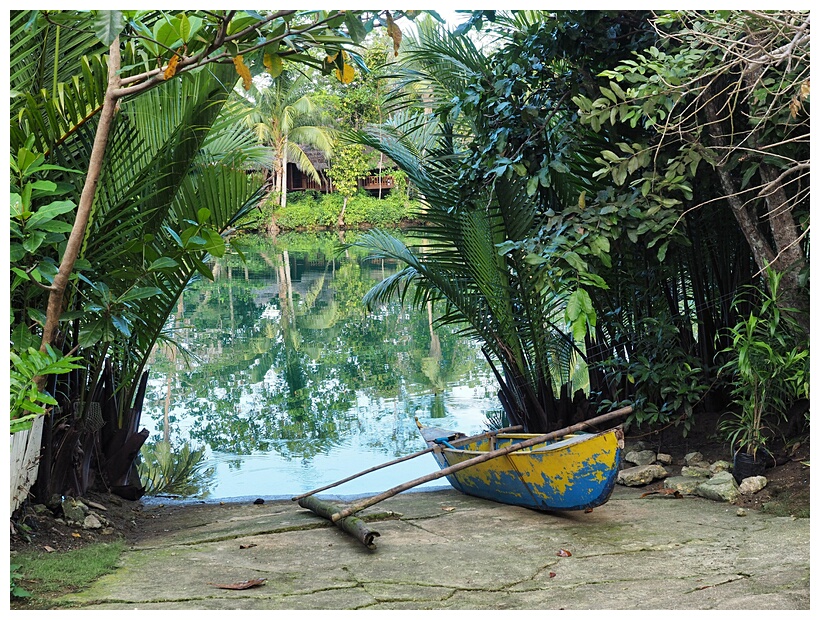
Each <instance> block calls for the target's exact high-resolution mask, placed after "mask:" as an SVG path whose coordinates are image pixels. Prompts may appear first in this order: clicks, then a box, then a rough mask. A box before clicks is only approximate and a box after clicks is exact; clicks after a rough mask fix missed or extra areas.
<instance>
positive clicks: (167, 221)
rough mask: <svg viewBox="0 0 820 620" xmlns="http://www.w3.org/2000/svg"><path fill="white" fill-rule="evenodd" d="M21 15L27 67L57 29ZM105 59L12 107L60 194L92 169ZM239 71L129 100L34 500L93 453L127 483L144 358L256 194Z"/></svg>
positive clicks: (73, 307)
mask: <svg viewBox="0 0 820 620" xmlns="http://www.w3.org/2000/svg"><path fill="white" fill-rule="evenodd" d="M13 17H14V16H13ZM16 17H17V18H18V20H17V21H14V25H13V31H12V34H13V39H14V41H15V43H16V45H17V48H18V50H22V51H21V52H20V53H21V56H22V57H24V58H26V59H28V62H29V63H31V64H32V65H34V64H36V63H37V58H38V57H39V54H41V53H42V54H43V58H47V57H48V56H47V54H46V52H44V51H43V50H47V49H48V47H49V45H51V46H52V47H53V46H54V36H53V33H49V32H48V30H47V27H45V28H42V29H39V30H38V29H36V28H35V29H34V31H33V33H32V32H31V31H29V30H27V29H26V27H25V24H24V23H23V21H24V17H25V16H21V15H18V16H16ZM44 31H45V32H44ZM62 35H63V36H62V38H61V41H62V43H61V45H62V51H61V52H60V58H62V55H63V54H66V55H68V56H69V57H75V56H76V55H77V51H78V50H81V49H82V50H84V51H89V52H102V50H95V49H91V48H89V46H88V44H87V42H86V40H85V39H84V38H83V37H84V36H85V35H83V34H82V33H81V32H79V31H78V32H72V31H71V30H67V31H65V32H63V33H62ZM86 38H87V37H86ZM131 51H132V49H131V48H126V50H125V58H124V60H125V62H126V63H130V64H132V65H135V64H138V63H139V62H140V61H139V60H138V59H137V58H132V57H129V56H128V54H129V53H130V52H131ZM106 63H107V58H106V57H105V56H103V55H102V53H94V54H90V55H88V56H86V57H84V58H83V59H82V65H80V66H83V65H84V66H85V67H86V68H87V71H86V72H85V74H84V75H83V78H81V79H72V78H71V75H70V72H68V71H67V70H65V66H64V65H63V64H62V63H61V64H60V66H61V67H63V72H58V73H56V74H55V81H57V82H58V83H59V85H60V89H59V92H60V94H61V96H54V97H52V96H51V95H50V94H49V92H47V91H46V90H43V91H41V92H40V93H39V94H38V95H37V96H32V95H22V94H21V95H20V96H18V97H16V100H15V102H14V104H13V108H14V112H13V116H12V118H13V122H12V131H11V149H12V152H15V153H16V152H17V151H18V149H20V148H22V147H24V146H25V145H26V144H29V142H28V141H29V140H30V139H31V140H33V143H31V147H30V148H33V149H35V150H37V151H39V152H42V153H46V154H47V156H48V162H49V165H51V166H54V168H52V169H51V170H49V171H48V175H49V179H53V180H54V181H55V182H56V183H58V184H59V185H57V187H62V188H63V191H70V188H71V186H72V185H73V186H74V193H76V194H79V183H80V182H81V179H78V175H77V174H75V173H74V172H72V171H76V170H80V171H82V170H86V169H87V168H88V162H89V159H90V154H91V151H92V143H93V140H94V136H95V128H96V122H97V118H96V116H95V115H96V112H98V111H99V104H100V102H101V101H102V98H103V94H104V92H105V88H106V87H105V76H106V74H107V68H106ZM77 64H79V63H77ZM77 64H75V65H74V67H73V69H74V70H75V71H76V69H77ZM26 67H27V65H25V64H20V65H19V67H18V66H15V68H14V69H13V75H14V80H13V81H12V89H13V91H16V92H19V93H28V92H31V90H32V80H33V79H35V77H36V72H34V73H32V72H29V71H27V70H26ZM236 79H237V76H236V73H235V71H234V70H233V68H232V67H216V68H212V69H211V70H204V71H199V72H197V73H194V74H192V75H191V79H185V80H181V79H173V80H168V81H167V83H166V84H164V86H163V88H160V89H154V90H152V91H148V92H146V93H143V94H142V95H141V96H139V97H136V98H133V99H130V100H124V101H122V102H121V105H120V109H119V111H118V113H117V115H116V117H115V119H114V123H113V125H112V129H111V134H110V140H109V146H108V149H107V154H106V158H105V160H104V162H103V167H102V171H101V175H100V178H99V182H98V186H97V191H96V198H95V200H94V203H93V205H92V215H91V218H90V221H89V224H88V229H87V233H86V238H85V243H84V244H83V247H82V250H81V253H80V256H79V259H78V261H79V262H78V266H80V268H81V269H82V274H81V276H80V277H78V278H74V279H72V280H71V282H70V286H69V288H68V290H67V291H66V298H65V299H66V305H67V307H66V312H64V313H63V317H62V318H63V321H62V323H61V333H60V337H59V340H58V342H57V344H58V345H59V346H60V347H62V348H63V350H66V351H67V350H69V349H73V348H77V349H78V352H79V354H81V355H82V356H83V357H84V359H85V362H84V368H83V369H82V370H79V371H75V372H73V373H71V374H70V375H67V376H65V377H61V378H60V383H59V384H58V383H57V382H56V379H57V377H56V376H55V377H54V378H53V379H54V381H53V382H52V384H51V385H50V386H49V388H50V389H49V391H50V392H51V393H52V394H55V396H57V399H58V402H59V405H60V406H59V408H55V409H54V410H53V411H52V412H51V413H50V414H49V415H48V417H47V418H46V423H45V428H44V435H43V458H42V460H41V464H40V474H39V478H38V490H37V493H38V495H39V496H40V497H44V498H46V499H47V498H48V497H49V496H50V495H51V493H54V492H57V493H66V494H68V493H71V494H77V493H80V494H82V493H84V492H85V490H86V489H87V488H88V487H89V485H90V484H91V481H92V471H91V463H92V457H95V458H96V459H97V463H98V465H99V468H100V471H101V472H102V473H103V477H104V479H105V481H106V483H107V484H109V485H111V486H113V487H117V486H123V487H127V486H133V473H134V472H133V471H132V464H133V458H134V455H135V454H136V453H137V452H138V450H139V447H140V445H141V444H142V442H143V441H144V438H145V435H144V434H143V433H138V432H137V430H138V424H139V412H140V409H141V406H142V396H143V395H144V390H145V386H146V381H147V372H145V365H146V363H147V359H148V355H149V353H150V351H151V349H152V347H153V345H154V343H155V342H156V341H157V339H158V338H159V337H160V335H161V332H162V329H163V327H164V325H165V321H166V318H167V317H168V316H169V314H170V313H171V312H172V310H173V307H174V305H175V303H176V300H177V298H178V296H179V294H180V293H181V291H182V289H183V288H184V287H185V286H186V284H187V283H188V281H189V280H190V279H191V277H192V275H194V274H195V273H197V272H199V273H202V274H203V275H210V270H209V268H208V266H207V264H206V258H207V255H208V254H209V253H210V254H215V255H218V254H220V253H222V252H224V251H225V242H224V240H223V239H222V237H221V233H222V232H223V231H225V230H226V228H227V227H229V226H230V225H231V223H232V222H234V221H235V220H236V218H237V217H239V216H241V215H242V214H244V213H245V212H247V210H249V209H250V208H251V207H253V206H254V205H255V204H256V202H258V200H259V199H260V198H261V193H260V191H259V188H260V187H261V184H262V179H261V177H260V176H259V175H248V174H247V173H246V172H245V169H246V166H245V165H244V163H245V162H246V161H251V160H253V159H258V157H259V156H260V153H259V148H258V142H257V141H256V139H255V137H254V136H253V134H252V133H251V132H250V130H249V129H243V128H242V127H241V125H240V126H239V127H238V128H237V123H238V122H239V120H240V119H236V120H234V121H233V122H230V121H227V120H221V119H223V118H224V117H222V116H220V115H221V111H222V110H223V107H224V103H225V101H226V100H227V98H228V97H229V95H230V93H231V86H232V85H233V83H234V82H235V81H236ZM158 111H161V113H158ZM243 132H244V133H243ZM243 148H244V149H249V150H248V154H249V156H248V157H244V156H242V155H241V153H242V149H243ZM237 164H239V165H237ZM56 249H59V248H56ZM50 252H51V249H49V248H47V247H46V246H45V245H44V246H43V249H42V250H41V251H40V254H39V255H36V256H33V258H34V259H35V260H39V261H40V264H49V263H52V264H53V261H54V260H55V257H56V254H55V255H53V256H52V255H50V254H49V253H50ZM23 288H29V289H37V287H36V286H35V283H33V282H29V283H27V284H23V285H21V287H20V288H19V289H18V290H17V291H16V295H20V294H22V289H23ZM15 299H18V297H17V296H15V297H14V298H13V299H12V306H13V307H17V304H15V303H14V300H15ZM26 299H28V300H29V302H30V303H29V308H26V310H28V313H29V316H35V317H38V316H41V315H40V314H39V313H41V312H42V310H41V308H42V307H43V306H44V300H43V299H42V298H40V299H38V298H37V297H35V296H32V295H29V296H27V297H26ZM19 311H21V309H20V308H18V312H19ZM15 316H16V317H17V316H18V315H15ZM19 317H20V318H19V324H18V325H17V326H16V327H18V328H19V329H16V330H15V332H19V333H22V332H23V331H28V330H29V329H31V326H32V325H33V327H34V330H35V331H36V329H37V327H36V323H37V320H36V319H35V321H31V320H29V319H28V318H27V317H26V315H25V312H24V313H23V314H22V315H19ZM16 322H17V321H16ZM32 335H33V334H32ZM145 433H147V431H146V432H145ZM78 455H82V458H81V459H80V462H79V466H77V465H78V463H77V457H78Z"/></svg>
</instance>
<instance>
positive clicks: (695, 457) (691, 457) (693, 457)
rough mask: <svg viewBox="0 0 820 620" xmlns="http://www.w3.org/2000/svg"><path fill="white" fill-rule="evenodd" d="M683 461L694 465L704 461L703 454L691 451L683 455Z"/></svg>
mask: <svg viewBox="0 0 820 620" xmlns="http://www.w3.org/2000/svg"><path fill="white" fill-rule="evenodd" d="M683 462H684V463H686V464H687V465H694V464H695V463H702V462H703V455H702V454H701V453H700V452H690V453H689V454H687V455H686V456H684V457H683Z"/></svg>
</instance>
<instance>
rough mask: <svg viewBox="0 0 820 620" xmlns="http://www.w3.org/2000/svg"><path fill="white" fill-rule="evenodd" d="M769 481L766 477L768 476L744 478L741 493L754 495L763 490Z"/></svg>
mask: <svg viewBox="0 0 820 620" xmlns="http://www.w3.org/2000/svg"><path fill="white" fill-rule="evenodd" d="M768 483H769V481H768V480H767V479H766V476H749V477H748V478H744V479H743V482H741V483H740V487H739V491H740V494H741V495H754V494H755V493H757V492H758V491H761V490H762V489H763V488H764V487H765V486H766V485H767V484H768Z"/></svg>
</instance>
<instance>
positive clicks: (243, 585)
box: [208, 578, 267, 590]
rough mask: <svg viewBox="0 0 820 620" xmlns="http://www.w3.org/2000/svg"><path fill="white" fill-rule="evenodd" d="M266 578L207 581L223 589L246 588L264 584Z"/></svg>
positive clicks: (210, 584)
mask: <svg viewBox="0 0 820 620" xmlns="http://www.w3.org/2000/svg"><path fill="white" fill-rule="evenodd" d="M266 581H267V579H265V578H262V579H249V580H248V581H237V582H236V583H209V584H208V585H209V586H213V587H215V588H222V589H223V590H247V589H248V588H253V587H256V586H261V585H264V584H265V582H266Z"/></svg>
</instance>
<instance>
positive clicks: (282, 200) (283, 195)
mask: <svg viewBox="0 0 820 620" xmlns="http://www.w3.org/2000/svg"><path fill="white" fill-rule="evenodd" d="M281 182H282V187H281V188H280V190H279V192H280V193H279V206H280V207H281V208H283V209H284V208H285V205H287V203H288V139H287V138H285V143H284V146H283V147H282V179H281Z"/></svg>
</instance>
